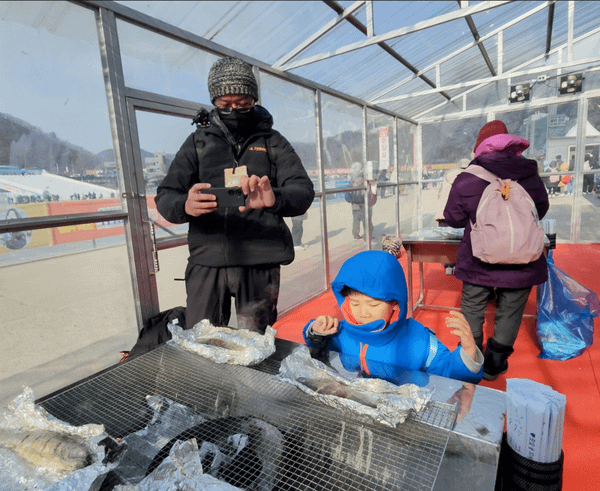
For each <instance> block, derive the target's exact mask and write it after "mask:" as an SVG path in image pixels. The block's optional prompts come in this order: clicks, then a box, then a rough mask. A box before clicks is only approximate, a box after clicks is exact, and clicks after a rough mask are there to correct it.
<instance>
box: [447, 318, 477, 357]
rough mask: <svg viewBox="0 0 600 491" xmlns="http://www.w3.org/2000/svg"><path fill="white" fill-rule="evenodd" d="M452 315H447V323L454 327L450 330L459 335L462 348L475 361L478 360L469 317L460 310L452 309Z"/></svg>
mask: <svg viewBox="0 0 600 491" xmlns="http://www.w3.org/2000/svg"><path fill="white" fill-rule="evenodd" d="M450 316H451V317H446V325H447V326H448V327H450V328H452V330H451V331H450V332H451V333H452V334H454V335H455V336H458V339H460V345H461V346H462V348H463V349H464V350H465V351H466V353H467V354H468V355H469V356H470V357H471V358H473V361H477V345H476V344H475V339H474V338H473V333H472V332H471V327H470V326H469V323H468V322H467V319H465V316H464V315H462V314H461V313H460V312H456V311H454V310H452V311H450Z"/></svg>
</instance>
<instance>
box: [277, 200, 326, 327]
mask: <svg viewBox="0 0 600 491" xmlns="http://www.w3.org/2000/svg"><path fill="white" fill-rule="evenodd" d="M322 204H323V201H322V200H321V198H315V200H314V201H313V204H312V206H311V207H310V208H309V209H308V211H307V213H306V215H305V216H304V217H297V218H294V219H292V218H286V219H285V222H286V223H287V224H288V226H289V228H290V230H291V231H292V237H294V238H295V241H294V244H295V245H296V247H294V251H295V253H296V258H295V259H294V261H293V262H292V263H291V264H288V265H287V266H282V267H281V288H280V290H279V304H278V307H277V310H278V311H279V313H281V312H285V311H289V310H291V309H292V308H293V307H295V306H297V305H299V304H301V303H302V302H305V301H306V300H309V299H310V298H313V297H315V296H316V295H318V294H319V293H321V292H324V291H325V290H326V289H327V285H326V281H325V266H324V264H325V263H324V258H323V236H322V234H321V206H322ZM328 211H329V210H328ZM300 327H303V326H300Z"/></svg>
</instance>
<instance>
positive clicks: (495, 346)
mask: <svg viewBox="0 0 600 491" xmlns="http://www.w3.org/2000/svg"><path fill="white" fill-rule="evenodd" d="M513 351H514V349H513V348H512V346H505V345H504V344H500V343H497V342H496V341H494V339H493V338H490V339H489V340H488V342H487V345H486V347H485V354H484V355H483V378H484V379H485V380H496V379H497V378H498V375H500V374H502V373H505V372H506V371H507V370H508V361H507V360H508V357H509V356H510V355H512V353H513Z"/></svg>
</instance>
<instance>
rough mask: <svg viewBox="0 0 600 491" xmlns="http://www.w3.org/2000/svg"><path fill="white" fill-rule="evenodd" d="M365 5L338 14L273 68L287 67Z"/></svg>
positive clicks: (357, 4) (354, 5)
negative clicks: (288, 63) (286, 65)
mask: <svg viewBox="0 0 600 491" xmlns="http://www.w3.org/2000/svg"><path fill="white" fill-rule="evenodd" d="M364 4H365V2H364V1H360V2H354V3H353V4H352V5H350V7H348V8H347V9H343V8H342V11H341V12H338V16H337V17H336V18H335V19H333V20H331V21H330V22H328V23H327V24H325V25H324V26H323V27H321V29H319V30H318V31H317V32H315V33H314V34H313V35H312V36H310V37H309V38H308V39H306V41H304V42H303V43H301V44H299V45H298V46H296V48H294V49H293V50H292V51H290V52H289V53H287V54H286V55H284V56H282V57H281V58H280V59H279V60H277V61H276V62H275V63H273V68H280V67H281V66H283V65H285V64H286V63H287V62H288V61H290V60H291V59H292V58H294V57H296V56H297V55H299V54H300V53H301V52H302V51H304V50H305V49H306V48H308V47H309V46H310V45H311V44H313V43H314V42H315V41H317V40H318V39H320V38H322V37H323V36H324V35H325V34H327V33H328V32H329V31H331V30H332V29H333V28H334V27H335V26H337V25H338V24H340V23H341V22H343V21H344V20H345V19H346V18H347V17H348V16H350V15H351V14H353V13H354V12H355V11H357V10H358V9H359V8H360V7H362V6H363V5H364Z"/></svg>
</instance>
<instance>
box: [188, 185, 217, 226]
mask: <svg viewBox="0 0 600 491" xmlns="http://www.w3.org/2000/svg"><path fill="white" fill-rule="evenodd" d="M209 188H210V184H208V183H205V182H201V183H199V184H194V185H193V186H192V188H191V189H190V190H189V192H188V197H187V200H186V201H185V212H186V213H187V214H188V215H190V216H193V217H199V216H200V215H205V214H207V213H212V212H213V211H215V210H216V209H217V197H216V196H215V195H214V194H202V193H201V192H200V190H201V189H209Z"/></svg>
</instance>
